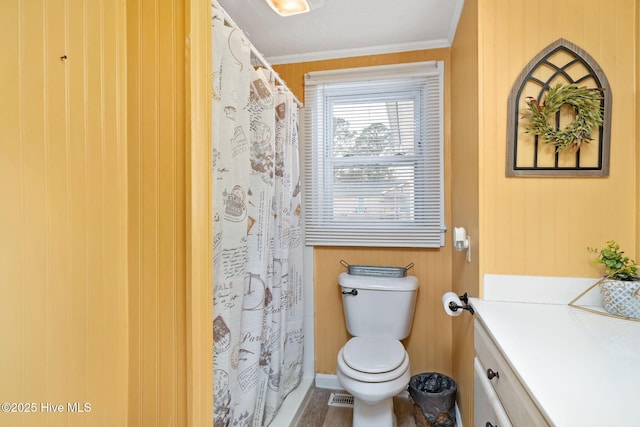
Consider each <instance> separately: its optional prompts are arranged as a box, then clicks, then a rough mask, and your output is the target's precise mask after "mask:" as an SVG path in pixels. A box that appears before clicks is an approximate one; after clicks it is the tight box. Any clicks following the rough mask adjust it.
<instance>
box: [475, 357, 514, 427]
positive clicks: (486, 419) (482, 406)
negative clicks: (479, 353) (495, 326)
mask: <svg viewBox="0 0 640 427" xmlns="http://www.w3.org/2000/svg"><path fill="white" fill-rule="evenodd" d="M473 371H474V372H473V400H474V403H473V408H474V410H473V412H474V414H473V421H474V426H475V427H489V426H493V427H511V422H510V421H509V418H508V417H507V414H506V413H505V412H504V408H503V407H502V404H501V403H500V399H499V398H498V395H497V394H496V392H495V390H494V389H493V385H491V383H490V382H489V379H487V370H486V369H485V368H484V366H482V364H481V363H480V361H479V360H478V358H477V357H476V358H475V359H474V361H473Z"/></svg>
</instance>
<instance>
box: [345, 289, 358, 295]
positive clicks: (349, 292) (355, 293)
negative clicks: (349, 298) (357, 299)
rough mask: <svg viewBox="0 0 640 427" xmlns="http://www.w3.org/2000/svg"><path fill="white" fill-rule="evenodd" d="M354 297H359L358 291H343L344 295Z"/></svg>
mask: <svg viewBox="0 0 640 427" xmlns="http://www.w3.org/2000/svg"><path fill="white" fill-rule="evenodd" d="M348 294H350V295H353V296H356V295H358V290H357V289H351V290H350V291H342V295H348Z"/></svg>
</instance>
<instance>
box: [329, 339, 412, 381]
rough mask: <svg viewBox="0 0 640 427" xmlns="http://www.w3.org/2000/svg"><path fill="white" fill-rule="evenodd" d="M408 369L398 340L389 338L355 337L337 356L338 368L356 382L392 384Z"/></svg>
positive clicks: (405, 356) (405, 354) (406, 359)
mask: <svg viewBox="0 0 640 427" xmlns="http://www.w3.org/2000/svg"><path fill="white" fill-rule="evenodd" d="M408 368H409V357H408V355H407V352H406V350H405V349H404V347H403V346H402V343H400V341H398V340H396V339H392V338H381V337H354V338H351V339H350V340H349V341H348V342H347V343H346V344H345V346H344V347H343V348H342V349H340V353H339V354H338V369H340V370H341V371H342V372H343V373H344V374H345V375H347V376H348V377H350V378H352V379H354V380H357V381H363V382H371V383H378V382H385V381H392V380H394V379H396V378H398V377H400V376H401V375H402V374H404V373H405V371H406V370H407V369H408Z"/></svg>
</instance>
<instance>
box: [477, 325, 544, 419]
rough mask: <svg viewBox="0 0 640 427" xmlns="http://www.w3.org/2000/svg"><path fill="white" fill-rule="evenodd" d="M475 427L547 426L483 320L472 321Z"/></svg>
mask: <svg viewBox="0 0 640 427" xmlns="http://www.w3.org/2000/svg"><path fill="white" fill-rule="evenodd" d="M474 329H475V334H474V335H475V338H474V345H475V350H476V358H475V361H474V400H475V403H474V407H475V413H474V423H475V427H511V426H517V427H538V426H540V427H544V426H549V424H548V423H547V422H546V421H545V418H544V416H543V415H542V413H541V412H540V411H539V410H538V407H537V406H536V404H535V402H534V401H533V399H532V398H531V397H530V396H529V394H528V393H527V391H526V389H525V388H524V387H523V386H522V384H521V383H520V380H519V379H518V377H517V376H516V375H515V374H514V372H513V370H512V369H511V367H510V366H509V363H508V362H507V360H506V358H505V357H504V356H503V354H502V353H501V351H500V349H499V347H498V346H497V345H496V343H495V342H494V341H493V339H492V338H491V335H490V334H489V333H488V332H487V330H486V328H485V326H484V325H483V324H482V321H481V320H479V319H476V320H475V321H474Z"/></svg>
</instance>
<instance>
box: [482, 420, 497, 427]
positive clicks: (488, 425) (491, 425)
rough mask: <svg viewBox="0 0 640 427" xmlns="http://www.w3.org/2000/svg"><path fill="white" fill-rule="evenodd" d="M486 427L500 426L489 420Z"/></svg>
mask: <svg viewBox="0 0 640 427" xmlns="http://www.w3.org/2000/svg"><path fill="white" fill-rule="evenodd" d="M485 427H498V425H497V424H496V425H495V426H494V425H493V424H491V423H490V422H489V421H487V425H486V426H485Z"/></svg>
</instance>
